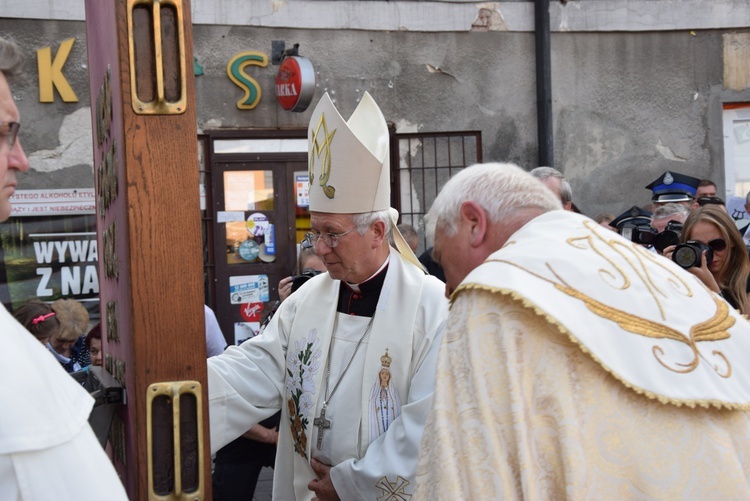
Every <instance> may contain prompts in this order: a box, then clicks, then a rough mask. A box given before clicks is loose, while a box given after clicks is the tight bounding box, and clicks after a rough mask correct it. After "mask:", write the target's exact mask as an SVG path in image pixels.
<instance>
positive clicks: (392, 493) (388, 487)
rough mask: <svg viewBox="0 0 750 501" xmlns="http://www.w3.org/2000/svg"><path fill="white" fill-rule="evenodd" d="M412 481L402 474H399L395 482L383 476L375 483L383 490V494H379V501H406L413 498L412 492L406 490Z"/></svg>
mask: <svg viewBox="0 0 750 501" xmlns="http://www.w3.org/2000/svg"><path fill="white" fill-rule="evenodd" d="M410 483H411V482H409V481H408V480H406V479H405V478H404V477H401V476H397V477H396V481H395V482H391V481H390V480H388V477H385V476H384V477H382V478H381V479H380V480H378V481H377V483H376V484H375V487H377V488H378V489H380V491H381V492H382V495H380V496H378V501H406V500H408V499H411V494H407V493H406V492H404V491H405V490H406V487H407V486H408V485H409V484H410Z"/></svg>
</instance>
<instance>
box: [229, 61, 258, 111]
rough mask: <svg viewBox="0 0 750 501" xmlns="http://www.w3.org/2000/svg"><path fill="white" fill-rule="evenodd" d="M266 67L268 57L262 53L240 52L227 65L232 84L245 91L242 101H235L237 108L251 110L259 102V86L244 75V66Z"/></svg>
mask: <svg viewBox="0 0 750 501" xmlns="http://www.w3.org/2000/svg"><path fill="white" fill-rule="evenodd" d="M250 65H252V66H260V67H263V68H265V67H266V66H268V57H267V56H266V55H265V54H263V53H262V52H240V53H239V54H237V55H236V56H234V57H233V58H232V59H231V60H230V61H229V63H228V64H227V75H229V78H231V79H232V82H234V83H235V84H237V86H238V87H239V88H240V89H242V90H244V91H245V95H244V96H242V99H240V100H239V101H237V107H238V108H239V109H241V110H252V109H253V108H255V107H256V106H258V103H259V102H260V96H261V92H260V85H258V82H257V81H255V79H254V78H252V77H250V76H248V75H247V74H245V71H244V69H245V66H250Z"/></svg>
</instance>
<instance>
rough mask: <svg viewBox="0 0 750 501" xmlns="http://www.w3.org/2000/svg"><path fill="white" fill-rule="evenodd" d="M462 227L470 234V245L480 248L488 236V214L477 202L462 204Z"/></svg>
mask: <svg viewBox="0 0 750 501" xmlns="http://www.w3.org/2000/svg"><path fill="white" fill-rule="evenodd" d="M461 225H462V226H464V228H465V229H466V230H468V233H469V243H470V244H471V246H472V247H479V246H480V245H481V244H482V243H483V242H484V239H485V236H486V234H487V212H485V210H484V209H483V208H482V207H481V206H480V205H479V204H478V203H476V202H471V201H469V202H464V203H463V204H461Z"/></svg>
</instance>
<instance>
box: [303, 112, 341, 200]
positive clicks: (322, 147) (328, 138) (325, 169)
mask: <svg viewBox="0 0 750 501" xmlns="http://www.w3.org/2000/svg"><path fill="white" fill-rule="evenodd" d="M320 129H323V137H322V142H320V143H319V142H318V136H319V135H320ZM334 134H336V129H333V131H332V132H331V133H330V134H328V125H327V124H326V115H325V113H321V114H320V120H319V121H318V125H317V126H316V127H315V130H313V133H312V140H311V141H310V156H309V164H308V165H309V173H308V174H309V176H310V183H312V182H313V179H314V177H315V158H316V157H317V158H320V157H321V153H322V156H323V158H322V162H321V172H320V179H319V180H318V182H319V184H320V186H322V187H323V193H325V195H326V196H327V197H328V198H333V197H334V195H335V193H336V188H334V187H333V186H330V185H328V178H330V177H331V142H332V141H333V136H334Z"/></svg>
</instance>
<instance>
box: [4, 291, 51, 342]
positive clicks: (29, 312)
mask: <svg viewBox="0 0 750 501" xmlns="http://www.w3.org/2000/svg"><path fill="white" fill-rule="evenodd" d="M13 316H14V317H15V319H16V320H18V322H19V323H20V324H21V325H23V326H24V327H26V329H27V330H28V331H29V332H31V333H32V334H33V335H34V337H35V338H37V340H38V341H39V342H40V343H42V344H43V345H44V346H47V343H48V342H49V340H50V338H51V337H52V334H53V333H55V332H57V331H58V330H59V329H60V322H58V320H57V317H55V312H54V311H52V308H51V307H50V305H48V304H47V303H45V302H44V301H41V300H39V299H32V300H30V301H27V302H25V303H24V304H22V305H21V306H19V307H18V308H16V309H15V311H14V312H13Z"/></svg>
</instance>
